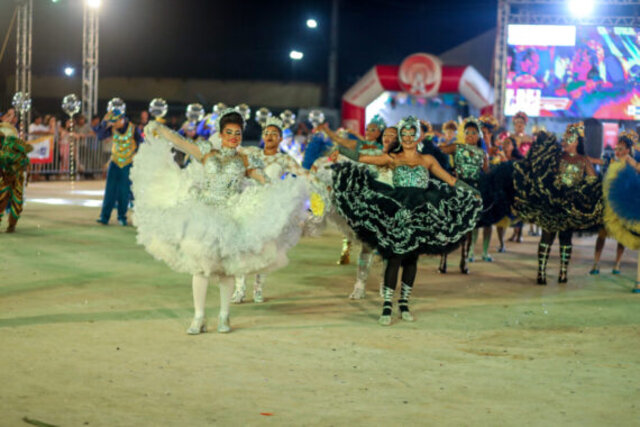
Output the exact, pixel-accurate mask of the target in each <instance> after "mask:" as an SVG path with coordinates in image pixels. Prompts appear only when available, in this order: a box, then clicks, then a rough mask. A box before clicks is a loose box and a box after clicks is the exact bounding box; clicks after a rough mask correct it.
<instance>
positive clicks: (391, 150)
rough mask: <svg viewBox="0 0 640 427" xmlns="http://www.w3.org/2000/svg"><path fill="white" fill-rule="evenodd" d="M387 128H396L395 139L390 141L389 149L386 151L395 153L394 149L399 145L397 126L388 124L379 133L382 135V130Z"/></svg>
mask: <svg viewBox="0 0 640 427" xmlns="http://www.w3.org/2000/svg"><path fill="white" fill-rule="evenodd" d="M387 129H395V130H396V139H395V141H393V142H392V143H391V145H390V146H389V150H388V151H387V152H388V153H395V152H396V150H397V149H398V147H399V146H400V132H399V131H398V128H397V127H396V126H389V127H387V128H385V129H384V131H382V134H381V135H384V132H385V131H386V130H387Z"/></svg>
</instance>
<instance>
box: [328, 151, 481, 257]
mask: <svg viewBox="0 0 640 427" xmlns="http://www.w3.org/2000/svg"><path fill="white" fill-rule="evenodd" d="M333 168H334V175H333V198H334V202H335V206H336V209H337V210H338V212H339V213H340V215H342V216H343V217H344V218H345V219H346V221H347V223H348V224H349V226H350V227H351V228H352V229H353V231H354V232H355V233H356V234H357V236H358V237H359V238H360V239H361V240H362V241H363V242H366V243H367V244H369V245H370V246H372V247H374V248H376V249H377V250H378V252H380V254H381V255H382V256H383V257H384V258H390V257H392V256H402V255H409V254H415V253H418V254H431V255H435V254H442V253H448V252H451V251H452V250H454V249H455V248H456V247H457V246H458V245H459V244H460V242H461V240H462V239H463V238H464V237H465V236H466V235H467V233H469V232H470V231H471V230H473V229H474V228H475V227H476V224H477V222H478V219H479V217H480V211H481V209H482V200H481V198H480V197H479V194H478V193H477V192H475V191H473V190H471V189H468V188H464V187H459V186H456V187H451V186H449V185H448V184H445V183H443V182H441V181H439V180H437V179H435V178H431V179H430V181H429V187H428V188H427V189H421V188H415V187H391V186H389V185H386V184H383V183H381V182H379V181H376V180H375V179H374V178H373V176H372V175H371V173H370V172H369V171H368V170H367V169H366V168H365V167H363V166H361V165H356V164H353V163H347V162H345V163H340V164H337V165H334V166H333Z"/></svg>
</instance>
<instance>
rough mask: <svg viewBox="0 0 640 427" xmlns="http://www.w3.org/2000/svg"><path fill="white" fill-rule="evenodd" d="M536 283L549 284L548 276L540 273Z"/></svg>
mask: <svg viewBox="0 0 640 427" xmlns="http://www.w3.org/2000/svg"><path fill="white" fill-rule="evenodd" d="M536 283H537V284H538V285H546V284H547V278H546V277H542V276H540V275H538V278H537V279H536Z"/></svg>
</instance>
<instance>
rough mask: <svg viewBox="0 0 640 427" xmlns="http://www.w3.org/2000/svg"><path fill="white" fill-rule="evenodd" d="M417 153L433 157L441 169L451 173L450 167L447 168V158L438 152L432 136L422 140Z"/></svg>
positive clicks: (438, 149)
mask: <svg viewBox="0 0 640 427" xmlns="http://www.w3.org/2000/svg"><path fill="white" fill-rule="evenodd" d="M418 152H419V153H420V154H429V155H431V156H433V157H435V159H436V160H437V161H438V163H439V164H440V166H441V167H442V169H444V170H445V171H447V172H450V171H451V167H450V166H449V157H448V156H447V155H446V154H444V153H443V152H442V151H441V150H440V148H439V147H438V146H437V145H436V143H435V141H434V140H433V137H432V136H428V137H426V138H425V139H423V140H422V147H418Z"/></svg>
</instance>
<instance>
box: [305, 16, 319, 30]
mask: <svg viewBox="0 0 640 427" xmlns="http://www.w3.org/2000/svg"><path fill="white" fill-rule="evenodd" d="M307 27H309V28H318V21H316V20H315V19H313V18H311V19H307Z"/></svg>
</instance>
